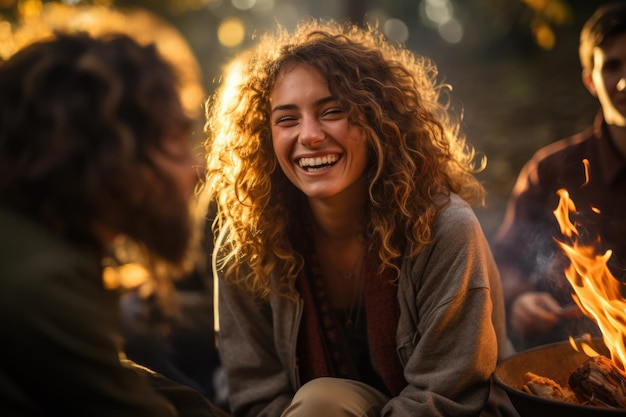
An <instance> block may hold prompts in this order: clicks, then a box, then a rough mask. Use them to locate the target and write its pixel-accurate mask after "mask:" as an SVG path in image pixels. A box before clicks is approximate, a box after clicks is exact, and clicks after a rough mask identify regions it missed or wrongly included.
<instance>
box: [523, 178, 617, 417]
mask: <svg viewBox="0 0 626 417" xmlns="http://www.w3.org/2000/svg"><path fill="white" fill-rule="evenodd" d="M558 195H559V197H560V200H559V205H558V207H557V208H556V209H555V210H554V216H555V218H556V219H557V221H558V223H559V226H560V229H561V234H562V235H563V237H564V238H565V240H566V241H567V242H566V241H562V240H559V239H555V240H556V242H557V244H558V246H559V247H560V248H561V249H562V250H563V252H564V253H565V255H566V256H567V258H568V259H569V261H570V265H569V266H568V267H567V268H566V269H565V271H564V273H565V276H566V277H567V279H568V281H569V282H570V284H571V286H572V288H573V290H574V293H573V294H572V298H573V300H574V302H575V303H576V304H577V305H578V307H579V308H580V310H581V311H582V312H583V313H584V314H585V315H586V316H587V317H589V318H591V319H593V320H594V321H595V322H596V324H597V325H598V327H599V329H600V330H601V332H602V339H603V342H604V345H605V346H606V348H607V349H608V353H607V354H600V353H598V352H597V351H596V350H595V349H593V348H592V347H591V345H590V344H588V343H584V342H580V341H579V342H576V341H574V340H573V339H571V340H570V344H571V346H572V347H573V348H574V349H575V350H577V351H582V352H584V354H585V357H586V359H584V360H583V362H582V363H581V364H580V365H579V366H578V367H577V368H575V369H573V370H569V372H570V374H569V377H568V378H567V380H566V381H565V382H562V383H559V382H557V381H555V380H553V379H551V378H549V377H547V376H545V375H541V374H537V373H535V372H531V371H527V372H526V373H525V374H524V378H525V383H524V385H523V386H522V387H521V389H522V390H523V391H525V392H527V393H529V394H532V395H536V396H539V397H541V398H545V399H549V400H557V401H563V402H567V403H573V404H581V405H591V406H598V407H609V408H617V409H625V410H626V369H625V368H624V365H625V363H626V344H625V342H626V302H625V301H624V299H623V297H622V293H621V286H622V284H621V283H620V282H619V281H618V280H617V279H616V278H615V277H614V276H613V275H612V273H611V271H610V270H609V268H608V266H607V262H608V260H609V258H610V257H611V254H612V252H611V250H607V251H606V252H605V253H603V254H598V253H597V251H596V248H595V247H594V246H593V245H584V244H581V243H580V242H579V239H578V236H579V235H578V229H577V227H576V225H575V224H574V223H573V222H572V221H571V220H570V213H574V212H576V206H575V204H574V202H573V201H572V200H571V199H570V197H569V193H568V192H567V190H564V189H561V190H559V191H558ZM594 211H595V212H596V213H599V210H597V209H594Z"/></svg>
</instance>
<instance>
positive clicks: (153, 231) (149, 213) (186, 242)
mask: <svg viewBox="0 0 626 417" xmlns="http://www.w3.org/2000/svg"><path fill="white" fill-rule="evenodd" d="M166 188H169V187H166ZM161 191H165V190H163V189H161ZM169 191H171V192H169V193H168V192H162V193H148V195H147V196H146V198H145V199H144V201H142V202H141V204H140V206H139V207H137V209H138V216H136V220H135V222H133V223H132V224H129V225H128V227H129V232H128V234H129V235H130V236H131V237H132V238H133V239H135V240H136V241H137V242H140V243H142V244H143V245H145V247H146V248H147V249H148V250H149V251H150V252H151V253H152V254H153V255H156V256H157V257H159V258H161V259H162V260H164V261H166V262H168V263H170V264H172V265H174V266H182V264H183V263H184V262H185V261H186V260H188V258H189V255H190V246H191V241H192V237H193V230H192V229H193V228H192V217H191V211H190V207H189V201H185V200H184V199H183V198H182V197H181V196H180V192H179V190H178V189H176V188H169Z"/></svg>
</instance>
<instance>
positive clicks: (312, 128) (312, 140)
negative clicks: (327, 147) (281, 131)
mask: <svg viewBox="0 0 626 417" xmlns="http://www.w3.org/2000/svg"><path fill="white" fill-rule="evenodd" d="M301 126H302V127H301V129H300V135H299V138H298V141H299V142H300V143H301V144H302V145H304V146H307V147H311V146H316V145H317V144H319V143H320V142H322V141H323V140H324V131H323V129H322V126H321V125H320V123H319V121H318V120H317V119H314V118H306V117H305V118H303V119H302V125H301Z"/></svg>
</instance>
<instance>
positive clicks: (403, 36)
mask: <svg viewBox="0 0 626 417" xmlns="http://www.w3.org/2000/svg"><path fill="white" fill-rule="evenodd" d="M383 33H384V34H385V36H387V37H388V38H389V39H391V40H394V41H397V42H406V41H407V39H409V28H408V26H407V25H406V23H404V22H403V21H402V20H400V19H389V20H387V21H386V22H385V24H384V25H383Z"/></svg>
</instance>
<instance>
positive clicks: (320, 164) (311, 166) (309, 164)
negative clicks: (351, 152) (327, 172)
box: [298, 154, 339, 171]
mask: <svg viewBox="0 0 626 417" xmlns="http://www.w3.org/2000/svg"><path fill="white" fill-rule="evenodd" d="M338 159H339V155H337V154H331V155H324V156H319V157H316V158H301V159H300V160H299V161H298V164H299V165H300V167H302V168H304V169H306V170H307V171H317V170H320V169H323V168H325V167H328V166H331V165H332V164H334V163H335V162H337V160H338Z"/></svg>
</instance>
